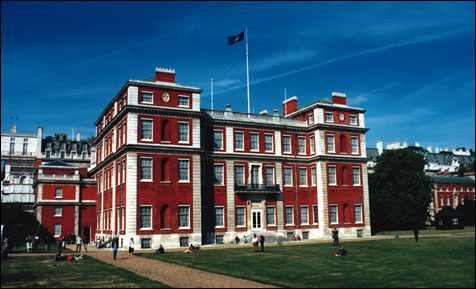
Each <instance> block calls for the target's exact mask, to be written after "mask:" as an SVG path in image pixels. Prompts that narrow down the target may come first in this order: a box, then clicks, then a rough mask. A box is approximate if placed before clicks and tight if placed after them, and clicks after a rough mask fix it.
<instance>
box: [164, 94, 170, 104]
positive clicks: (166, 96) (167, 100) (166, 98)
mask: <svg viewBox="0 0 476 289" xmlns="http://www.w3.org/2000/svg"><path fill="white" fill-rule="evenodd" d="M162 100H163V101H165V102H169V100H170V95H169V94H168V93H167V92H164V94H162Z"/></svg>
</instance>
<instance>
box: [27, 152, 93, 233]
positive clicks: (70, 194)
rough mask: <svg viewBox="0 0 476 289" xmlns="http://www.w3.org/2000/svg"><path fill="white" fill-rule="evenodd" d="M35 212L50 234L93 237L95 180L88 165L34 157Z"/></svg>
mask: <svg viewBox="0 0 476 289" xmlns="http://www.w3.org/2000/svg"><path fill="white" fill-rule="evenodd" d="M34 186H35V198H36V202H35V213H36V217H37V219H38V221H39V222H40V223H41V224H43V226H45V227H46V228H47V229H48V230H49V231H50V232H51V233H52V234H53V236H55V237H57V236H60V235H63V236H66V235H73V234H74V235H76V236H78V235H81V237H83V238H84V239H86V240H87V241H88V240H94V239H95V232H96V220H95V205H96V191H97V188H96V181H95V180H94V179H90V178H88V172H87V168H80V167H77V166H73V165H71V164H67V163H65V162H63V161H60V160H46V161H41V160H38V161H37V174H36V177H35V185H34Z"/></svg>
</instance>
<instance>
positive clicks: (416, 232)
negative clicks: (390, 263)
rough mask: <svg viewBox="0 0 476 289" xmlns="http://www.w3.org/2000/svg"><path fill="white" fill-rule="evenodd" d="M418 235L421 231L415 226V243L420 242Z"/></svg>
mask: <svg viewBox="0 0 476 289" xmlns="http://www.w3.org/2000/svg"><path fill="white" fill-rule="evenodd" d="M418 233H419V230H418V225H417V226H415V229H414V230H413V235H415V242H418Z"/></svg>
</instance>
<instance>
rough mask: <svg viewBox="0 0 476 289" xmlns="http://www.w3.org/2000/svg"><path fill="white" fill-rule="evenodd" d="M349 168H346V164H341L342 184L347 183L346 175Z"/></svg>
mask: <svg viewBox="0 0 476 289" xmlns="http://www.w3.org/2000/svg"><path fill="white" fill-rule="evenodd" d="M348 171H349V170H348V169H347V167H346V166H343V167H342V168H341V176H340V177H341V184H342V185H348V184H349V177H348V176H347V175H348V173H349V172H348Z"/></svg>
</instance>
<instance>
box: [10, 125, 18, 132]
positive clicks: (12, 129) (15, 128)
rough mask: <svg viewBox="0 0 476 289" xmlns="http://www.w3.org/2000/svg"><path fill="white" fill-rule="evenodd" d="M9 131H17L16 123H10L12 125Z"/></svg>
mask: <svg viewBox="0 0 476 289" xmlns="http://www.w3.org/2000/svg"><path fill="white" fill-rule="evenodd" d="M10 133H12V134H15V133H17V125H16V124H12V127H11V128H10Z"/></svg>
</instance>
